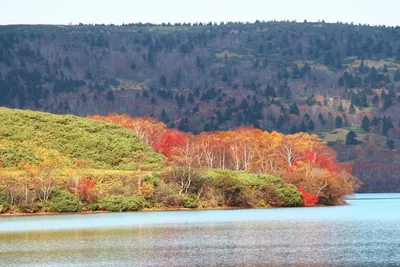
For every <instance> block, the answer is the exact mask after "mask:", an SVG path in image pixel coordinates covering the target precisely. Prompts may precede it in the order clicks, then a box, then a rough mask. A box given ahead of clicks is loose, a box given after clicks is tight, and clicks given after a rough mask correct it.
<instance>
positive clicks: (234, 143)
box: [91, 114, 355, 206]
mask: <svg viewBox="0 0 400 267" xmlns="http://www.w3.org/2000/svg"><path fill="white" fill-rule="evenodd" d="M91 118H93V119H97V120H103V121H107V122H112V123H116V124H120V125H121V126H123V127H126V128H128V129H131V130H133V131H134V132H135V133H136V134H137V136H138V137H139V138H140V139H141V140H142V141H144V142H145V143H147V144H148V145H150V146H152V147H153V149H154V150H155V151H157V152H159V153H161V154H163V155H164V156H165V157H167V160H168V161H169V162H170V165H171V166H180V167H182V168H185V170H186V173H188V176H189V177H190V173H191V172H192V171H193V170H194V169H196V168H197V169H198V168H218V169H230V170H244V171H249V172H253V173H260V174H271V175H274V176H277V177H281V178H283V179H284V180H285V181H287V182H289V183H292V184H294V185H295V186H297V187H298V188H299V191H300V192H301V193H303V202H304V205H305V206H312V205H314V204H315V203H317V201H318V200H320V201H321V202H322V203H326V204H335V203H337V202H340V201H341V200H342V198H343V196H344V195H346V194H349V193H352V192H353V190H354V188H353V185H354V181H355V178H354V177H353V176H351V175H350V174H349V173H347V172H346V171H345V170H344V169H343V168H342V167H341V166H340V164H339V163H338V162H337V161H336V159H335V158H336V155H335V153H334V151H333V150H332V149H331V148H329V147H328V146H327V145H326V144H325V143H323V142H321V140H320V139H319V137H318V136H317V135H314V134H312V135H310V134H306V133H297V134H294V135H283V134H280V133H277V132H271V133H270V132H266V131H261V130H259V129H255V128H250V127H240V128H238V129H236V130H233V131H225V132H204V133H201V134H199V135H193V134H190V133H183V132H179V131H177V130H175V129H167V127H166V126H165V124H163V123H161V122H158V121H156V120H154V119H152V118H131V117H129V116H128V115H117V114H111V115H109V116H105V117H103V116H92V117H91ZM179 183H181V184H182V185H183V184H187V183H189V184H190V181H189V182H188V181H179ZM183 189H184V188H182V190H183ZM186 189H187V188H186Z"/></svg>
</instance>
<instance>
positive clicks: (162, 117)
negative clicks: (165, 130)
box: [160, 109, 170, 124]
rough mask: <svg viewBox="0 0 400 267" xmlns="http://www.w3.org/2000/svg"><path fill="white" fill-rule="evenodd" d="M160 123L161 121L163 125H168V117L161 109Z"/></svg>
mask: <svg viewBox="0 0 400 267" xmlns="http://www.w3.org/2000/svg"><path fill="white" fill-rule="evenodd" d="M160 121H162V122H163V123H165V124H168V123H169V121H170V120H169V117H168V115H167V112H166V111H165V109H163V110H162V111H161V115H160Z"/></svg>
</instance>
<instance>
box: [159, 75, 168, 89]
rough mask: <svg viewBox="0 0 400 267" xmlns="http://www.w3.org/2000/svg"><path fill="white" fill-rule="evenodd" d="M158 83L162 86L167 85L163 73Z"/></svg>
mask: <svg viewBox="0 0 400 267" xmlns="http://www.w3.org/2000/svg"><path fill="white" fill-rule="evenodd" d="M160 84H161V86H162V87H165V88H166V87H167V78H166V77H165V75H164V74H163V75H162V76H161V78H160Z"/></svg>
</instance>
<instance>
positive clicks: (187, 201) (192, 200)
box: [183, 194, 199, 209]
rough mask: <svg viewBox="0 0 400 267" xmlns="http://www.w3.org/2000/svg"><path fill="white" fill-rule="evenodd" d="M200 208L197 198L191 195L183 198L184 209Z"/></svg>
mask: <svg viewBox="0 0 400 267" xmlns="http://www.w3.org/2000/svg"><path fill="white" fill-rule="evenodd" d="M198 206H199V204H198V202H197V196H196V195H193V194H190V195H187V196H185V197H184V198H183V207H185V208H188V209H196V208H197V207H198Z"/></svg>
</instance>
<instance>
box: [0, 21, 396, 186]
mask: <svg viewBox="0 0 400 267" xmlns="http://www.w3.org/2000/svg"><path fill="white" fill-rule="evenodd" d="M399 36H400V28H399V27H384V26H379V27H372V26H367V25H352V24H343V23H335V24H330V23H324V22H321V23H319V22H318V23H307V22H304V23H296V22H259V21H257V22H256V23H246V24H244V23H227V24H222V25H214V24H213V23H206V24H202V23H200V24H193V25H192V24H185V23H184V24H180V23H177V24H174V25H171V24H168V23H167V24H161V25H153V24H141V23H139V24H127V25H123V26H115V25H109V26H105V25H82V24H81V25H79V26H52V25H47V26H46V25H37V26H25V25H10V26H0V105H1V106H7V107H14V108H22V109H35V110H41V111H48V112H52V113H60V114H67V113H68V114H75V115H79V116H87V115H93V114H101V115H103V116H104V115H107V114H109V113H114V112H117V113H126V114H129V115H131V116H151V117H154V118H156V119H158V120H160V121H162V122H163V123H165V124H167V125H168V127H170V128H178V129H179V130H181V131H184V132H192V133H200V132H208V131H221V130H230V129H234V128H236V127H239V126H248V125H253V126H254V127H256V128H259V129H262V130H268V131H274V130H275V131H278V132H281V133H285V134H295V133H299V132H303V133H315V134H318V135H319V136H320V138H321V139H322V140H323V141H326V142H328V144H329V145H332V146H333V147H334V148H335V150H336V151H337V152H338V156H339V159H340V160H343V161H352V162H353V163H354V167H355V168H354V170H353V174H354V175H357V176H358V177H359V178H360V179H361V180H362V181H364V182H365V183H364V184H363V185H362V186H361V190H364V191H382V190H384V191H399V190H400V187H399V182H398V175H397V174H396V171H397V169H396V168H397V167H396V159H398V157H399V156H398V154H399V153H397V152H396V151H397V150H399V149H400V127H399V123H400V117H399V116H398V114H400V109H399V108H400V104H399V103H400V98H399V96H400V95H399V92H400V91H399V88H400V70H399V68H400V47H399V45H398V42H399V38H400V37H399ZM375 153H380V154H379V155H381V156H382V157H383V158H382V157H379V158H377V157H374V156H373V155H374V154H375ZM359 166H363V168H362V169H364V170H370V171H360V167H359ZM388 170H390V171H388ZM377 172H379V175H375V174H376V173H377ZM393 173H394V174H393ZM373 177H376V178H377V179H375V180H374V178H373ZM371 179H372V180H371Z"/></svg>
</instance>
